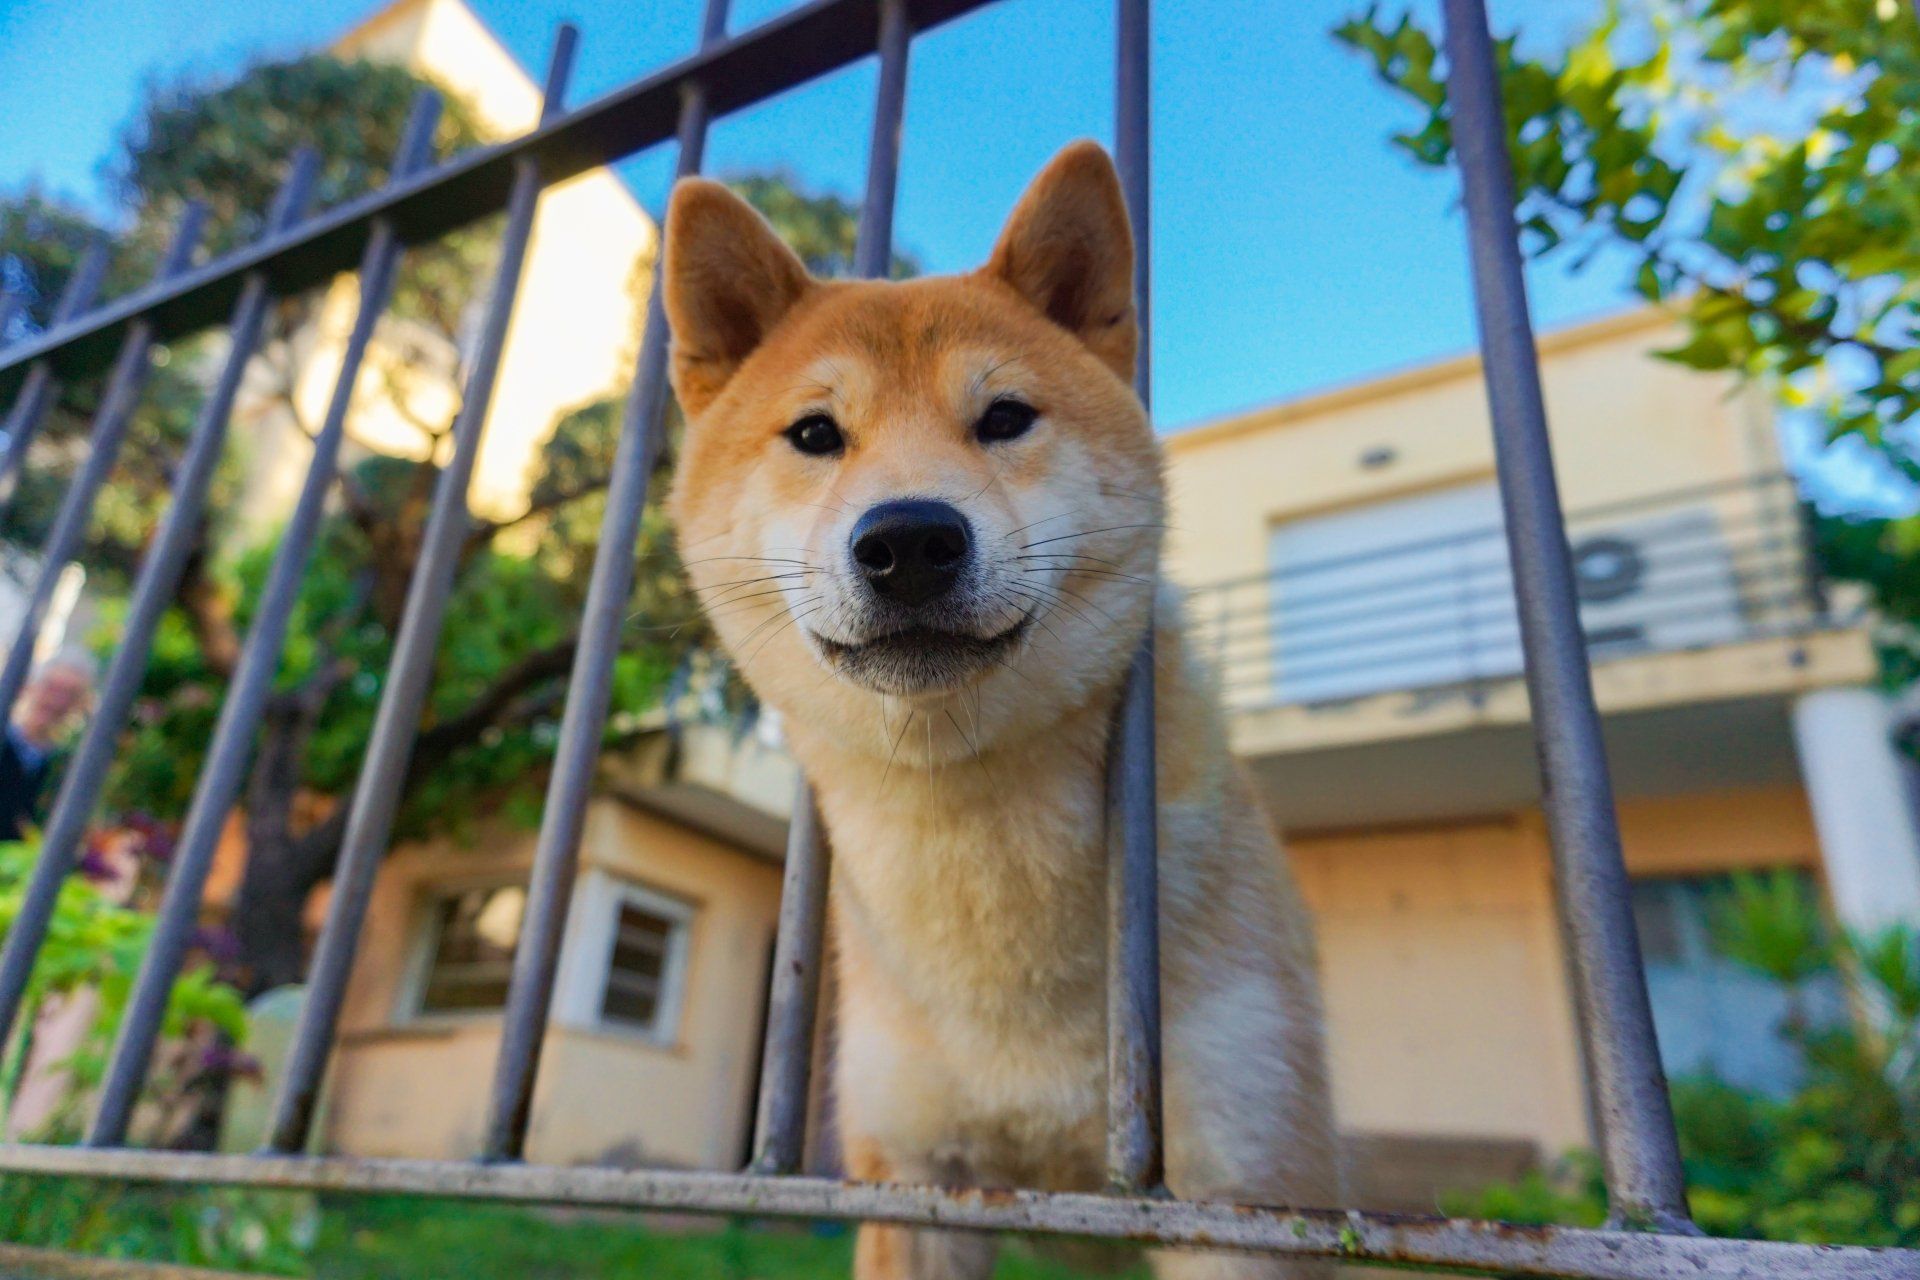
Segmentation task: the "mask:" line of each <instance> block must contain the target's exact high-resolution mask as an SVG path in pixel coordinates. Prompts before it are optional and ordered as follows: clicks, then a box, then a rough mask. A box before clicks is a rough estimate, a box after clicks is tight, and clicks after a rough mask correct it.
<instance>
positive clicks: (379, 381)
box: [241, 0, 657, 527]
mask: <svg viewBox="0 0 1920 1280" xmlns="http://www.w3.org/2000/svg"><path fill="white" fill-rule="evenodd" d="M334 51H335V52H336V53H338V54H339V55H341V56H343V57H361V58H366V59H369V60H372V61H382V62H396V63H400V64H403V65H405V66H407V67H409V68H411V69H413V70H414V71H416V72H419V73H421V74H423V75H425V76H427V77H428V78H430V79H431V80H433V81H434V82H436V83H438V84H440V85H442V86H444V87H445V88H446V89H448V90H450V91H451V92H452V93H453V94H454V95H456V96H457V97H459V98H460V99H461V100H463V101H464V102H466V103H467V104H468V106H469V107H471V108H472V110H473V113H474V115H475V117H476V120H477V122H478V124H479V125H480V127H481V131H482V133H483V135H484V136H486V137H488V138H494V139H498V138H508V137H514V136H517V135H519V134H521V133H524V132H526V131H527V130H529V129H531V128H532V127H533V126H534V125H535V124H536V123H537V122H538V120H539V115H540V91H539V88H538V86H537V85H536V84H535V82H534V81H533V80H532V79H531V78H529V77H528V75H527V73H526V72H525V71H524V70H522V69H521V68H520V66H519V65H518V64H517V63H515V62H514V60H513V58H512V57H511V56H510V55H509V54H508V53H507V52H506V50H505V49H503V48H502V47H501V46H500V44H499V42H498V41H497V40H496V39H495V38H494V37H493V36H492V35H491V34H490V33H489V32H488V31H487V30H486V28H485V27H484V26H482V25H481V23H480V21H479V20H478V19H477V18H476V17H475V16H474V15H473V12H472V11H471V10H470V9H468V8H467V7H466V6H465V5H464V4H461V3H459V0H401V2H400V3H398V4H395V5H392V6H390V7H388V8H387V9H384V10H382V11H381V12H380V13H379V14H376V15H375V16H374V17H373V18H371V19H369V20H368V21H367V22H366V23H363V24H362V25H361V26H359V27H357V28H355V29H354V30H353V31H351V32H349V33H348V34H347V35H346V36H344V37H342V38H341V39H340V40H339V41H338V42H336V44H335V45H334ZM656 248H657V238H656V233H655V228H654V226H653V222H652V220H651V219H650V218H649V217H648V216H647V214H646V212H645V211H644V210H643V209H641V207H640V205H639V203H638V202H637V201H636V200H635V199H634V197H633V194H632V192H630V191H629V190H628V189H627V187H626V185H625V184H624V183H622V182H621V181H620V180H619V179H618V178H616V177H615V176H614V175H613V174H612V173H611V172H609V171H607V170H605V169H595V170H590V171H588V172H586V173H583V174H581V175H580V176H579V177H576V178H574V179H572V180H570V181H568V182H565V183H562V184H560V185H558V186H555V187H552V188H549V189H548V190H547V191H546V192H545V193H544V194H543V195H542V196H541V199H540V208H539V214H538V217H537V218H536V220H535V223H534V229H533V235H532V238H531V239H530V241H529V243H528V247H527V257H526V262H525V264H524V266H523V268H522V273H521V284H520V290H519V294H518V295H517V301H516V304H515V306H514V312H513V318H512V321H511V323H510V325H509V326H508V330H507V343H506V348H505V352H504V355H503V358H502V362H501V367H500V373H499V377H498V381H497V383H496V384H495V387H494V393H493V402H492V405H491V407H490V409H489V411H488V415H487V423H486V433H485V438H484V440H483V442H482V444H481V448H480V455H479V458H478V461H477V463H476V465H475V469H474V479H473V485H472V488H471V490H470V498H471V501H472V504H473V506H474V508H475V510H476V511H478V512H479V513H480V514H482V515H484V516H488V517H494V518H499V517H505V516H511V515H513V514H516V513H517V512H518V511H519V510H521V509H523V508H524V506H525V504H526V496H527V470H528V466H529V465H530V463H531V462H532V460H533V457H534V455H535V452H536V451H537V449H538V447H539V446H540V444H541V443H543V442H544V441H545V440H546V438H547V437H548V436H549V435H550V434H551V433H552V430H553V425H554V423H555V421H557V420H558V418H560V417H561V416H562V415H564V414H565V413H566V412H568V411H569V410H572V409H574V408H577V407H579V406H580V405H581V404H584V403H587V402H590V401H593V400H596V399H600V398H602V397H605V396H607V395H610V394H614V393H616V392H618V391H619V390H620V389H621V388H622V387H624V386H625V384H626V382H627V380H628V378H629V377H630V376H631V373H632V368H633V361H634V357H635V355H636V353H637V352H638V350H639V329H640V320H641V316H642V314H643V309H644V306H645V302H646V296H645V286H646V284H647V283H648V280H649V277H648V274H647V271H646V268H647V267H648V266H649V265H650V264H651V262H652V260H653V257H654V253H655V251H656ZM482 270H483V272H484V276H483V279H482V280H481V281H480V282H478V284H479V286H480V287H478V288H476V291H475V292H476V296H481V295H484V293H485V284H486V282H487V281H488V280H490V279H491V277H492V272H493V264H492V262H491V261H488V262H486V263H485V265H484V266H483V268H482ZM358 303H359V290H358V287H357V285H356V282H355V280H354V279H353V278H352V277H342V278H341V279H339V280H336V281H335V282H334V284H333V286H332V287H331V288H330V289H329V290H328V291H327V294H326V296H325V299H324V301H323V303H322V306H321V309H320V314H319V316H318V317H317V319H316V321H315V323H314V325H313V326H311V328H312V332H310V333H308V334H305V335H302V336H301V337H300V338H298V339H296V342H297V345H298V347H299V349H300V355H299V357H298V360H297V365H298V376H297V379H296V383H297V385H296V387H295V389H294V392H293V397H294V399H295V402H296V403H297V404H298V406H299V409H300V414H301V416H302V418H303V419H304V420H305V423H306V425H307V426H308V427H309V429H311V428H313V427H317V426H318V424H319V422H320V421H321V420H322V417H323V416H324V414H325V412H326V406H327V402H328V400H329V399H330V398H331V396H332V391H333V384H334V380H335V377H336V376H337V374H338V372H339V368H340V357H341V351H342V347H343V346H344V343H345V340H346V334H347V332H348V330H349V329H351V327H352V325H353V317H354V312H355V310H356V309H357V307H358ZM383 364H384V365H386V366H387V370H385V371H383V369H382V367H381V366H382V365H383ZM397 387H404V388H406V393H405V394H404V395H401V396H399V397H398V398H399V399H400V400H403V401H405V402H406V403H405V409H406V410H407V412H402V411H401V408H400V407H397V406H396V404H395V399H396V395H395V388H397ZM458 406H459V387H458V377H457V370H456V360H455V353H454V352H453V351H452V350H451V349H450V347H448V345H447V344H446V343H445V342H444V341H443V340H441V339H440V338H439V335H437V334H435V333H432V332H430V331H426V330H423V329H421V328H420V327H418V326H410V325H408V324H407V323H406V322H404V321H401V320H397V319H395V318H394V317H391V316H389V317H387V318H386V319H385V320H383V321H382V324H381V327H380V329H379V331H378V337H377V338H376V342H375V346H374V349H373V350H372V351H371V352H370V353H369V356H368V360H367V364H366V367H365V368H364V369H363V371H362V374H361V377H360V378H359V380H358V381H357V382H356V384H355V400H354V412H353V416H352V418H351V419H350V422H349V434H350V436H351V438H352V439H353V440H354V441H356V442H358V443H359V444H361V445H363V446H365V447H367V448H370V449H373V450H376V451H379V452H383V453H394V454H399V455H402V456H407V457H416V458H417V457H422V456H424V453H425V446H426V440H427V437H426V436H424V435H423V434H422V432H421V431H420V430H419V428H418V427H417V426H415V425H413V423H412V422H410V421H409V417H410V416H411V417H412V418H416V419H421V420H425V421H427V422H430V423H434V424H436V425H445V424H447V423H450V422H451V419H452V416H453V414H454V412H455V411H456V410H457V408H458ZM241 412H242V414H243V416H245V417H248V418H251V419H252V422H251V428H252V430H251V438H253V439H256V440H258V441H259V442H260V443H259V444H257V445H256V446H255V447H254V448H253V449H252V450H251V455H250V467H249V471H250V478H249V484H248V494H247V500H246V501H245V502H244V503H243V507H244V511H243V519H244V520H245V521H246V522H247V523H248V524H250V525H253V526H255V527H260V526H266V525H270V524H271V523H272V522H274V521H275V520H277V519H279V518H281V517H282V516H284V514H285V511H286V508H287V506H288V505H289V503H290V502H291V500H292V495H293V494H294V493H295V492H296V491H297V490H298V488H299V485H300V479H301V476H302V475H303V474H304V472H305V468H306V463H307V459H308V457H309V456H310V454H311V449H310V448H308V446H307V444H306V442H305V439H304V438H303V437H302V436H301V435H300V434H299V433H298V432H297V431H295V430H294V428H293V424H291V423H288V422H287V421H285V418H284V415H283V414H280V413H278V412H276V411H275V410H274V407H273V405H272V403H271V401H267V400H262V399H261V398H259V397H254V398H253V399H251V400H250V401H249V402H247V403H243V405H242V406H241ZM243 438H247V437H246V436H245V435H243Z"/></svg>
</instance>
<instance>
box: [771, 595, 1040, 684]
mask: <svg viewBox="0 0 1920 1280" xmlns="http://www.w3.org/2000/svg"><path fill="white" fill-rule="evenodd" d="M1032 625H1033V614H1031V613H1026V614H1022V615H1021V617H1020V620H1019V621H1018V622H1016V623H1014V624H1013V625H1012V626H1010V627H1008V628H1007V629H1006V630H1005V631H1001V632H998V633H996V634H994V635H990V636H975V635H968V634H967V633H965V632H963V631H944V630H941V629H940V628H938V627H902V628H900V629H899V630H897V631H889V632H887V633H886V634H884V635H878V636H872V637H869V638H868V639H866V640H862V641H860V642H858V643H857V644H850V643H847V642H846V641H842V640H832V639H829V638H828V637H826V636H823V635H820V634H818V633H813V632H810V633H809V634H810V635H811V636H812V638H813V642H814V643H815V644H817V645H819V646H820V652H821V653H822V654H823V655H824V656H825V657H826V659H827V661H828V662H829V663H831V664H832V665H833V667H834V669H835V670H837V671H838V672H839V673H840V674H841V675H844V676H846V677H847V678H848V679H849V680H852V681H854V682H855V683H858V684H863V685H866V686H867V687H868V688H871V689H877V690H879V691H881V692H884V693H893V694H905V693H925V692H927V691H929V690H933V689H940V688H946V687H949V686H951V685H954V684H958V683H959V682H960V681H962V680H965V679H967V678H968V677H970V676H973V675H976V674H978V673H979V672H980V671H982V670H983V669H985V668H986V667H988V666H990V665H992V664H993V663H997V662H999V661H1001V660H1002V659H1003V658H1004V657H1005V656H1006V655H1007V654H1008V653H1009V652H1010V651H1012V650H1013V649H1014V648H1015V647H1016V646H1018V645H1019V643H1020V642H1021V640H1023V639H1025V638H1026V634H1027V629H1028V628H1029V627H1031V626H1032Z"/></svg>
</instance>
